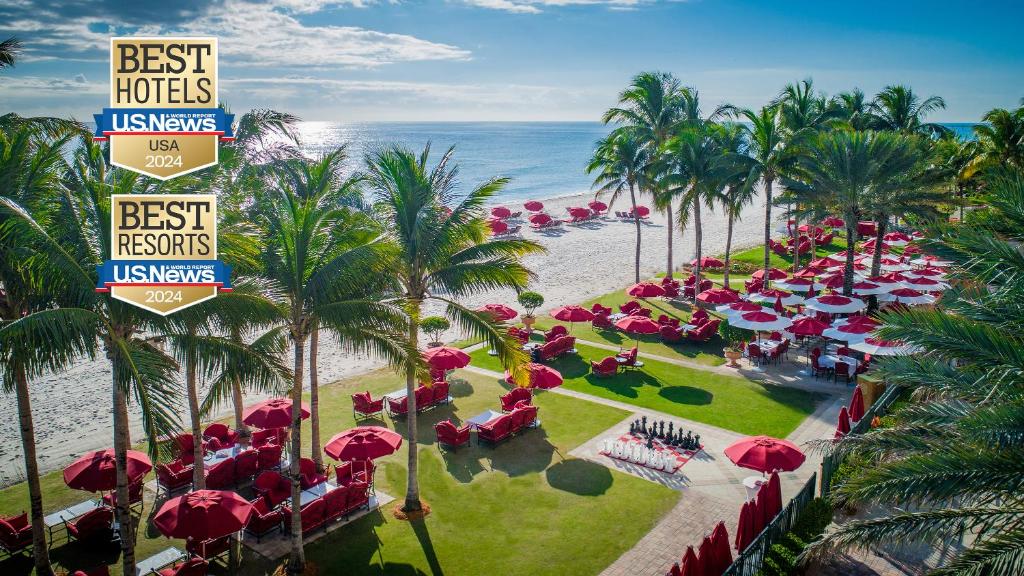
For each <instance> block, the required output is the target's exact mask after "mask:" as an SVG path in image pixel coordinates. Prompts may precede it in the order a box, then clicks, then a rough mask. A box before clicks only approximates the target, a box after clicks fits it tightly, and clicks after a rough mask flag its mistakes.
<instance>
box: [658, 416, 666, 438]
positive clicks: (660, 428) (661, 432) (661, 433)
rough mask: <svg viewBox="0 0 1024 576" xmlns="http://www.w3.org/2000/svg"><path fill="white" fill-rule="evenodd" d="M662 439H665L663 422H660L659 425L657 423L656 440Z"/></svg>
mask: <svg viewBox="0 0 1024 576" xmlns="http://www.w3.org/2000/svg"><path fill="white" fill-rule="evenodd" d="M664 437H665V421H664V420H662V421H661V422H660V423H658V438H664Z"/></svg>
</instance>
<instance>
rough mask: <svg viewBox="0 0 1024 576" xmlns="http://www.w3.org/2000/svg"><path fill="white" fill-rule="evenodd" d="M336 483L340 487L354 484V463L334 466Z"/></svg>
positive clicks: (342, 463)
mask: <svg viewBox="0 0 1024 576" xmlns="http://www.w3.org/2000/svg"><path fill="white" fill-rule="evenodd" d="M334 482H335V484H337V485H338V486H347V485H348V484H349V483H351V482H352V462H341V463H339V464H336V465H335V466H334Z"/></svg>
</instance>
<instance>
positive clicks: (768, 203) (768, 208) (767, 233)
mask: <svg viewBox="0 0 1024 576" xmlns="http://www.w3.org/2000/svg"><path fill="white" fill-rule="evenodd" d="M771 239H772V178H770V177H769V176H768V175H765V177H764V278H762V279H761V282H762V283H763V284H764V287H765V288H767V287H768V284H769V283H770V282H771V279H770V278H768V269H769V268H771V265H772V251H771V248H770V246H769V245H768V244H769V240H771Z"/></svg>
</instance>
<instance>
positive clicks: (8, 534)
mask: <svg viewBox="0 0 1024 576" xmlns="http://www.w3.org/2000/svg"><path fill="white" fill-rule="evenodd" d="M30 546H32V524H31V523H30V522H29V521H28V514H27V513H25V512H22V513H21V514H19V515H17V516H7V517H5V518H0V548H2V549H3V550H4V552H7V554H9V555H11V556H13V555H15V554H18V553H20V552H22V551H24V550H25V549H27V548H29V547H30Z"/></svg>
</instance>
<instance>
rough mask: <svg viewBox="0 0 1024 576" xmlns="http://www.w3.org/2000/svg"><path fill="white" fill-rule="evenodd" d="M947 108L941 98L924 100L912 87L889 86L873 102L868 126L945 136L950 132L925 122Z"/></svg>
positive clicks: (933, 97)
mask: <svg viewBox="0 0 1024 576" xmlns="http://www.w3.org/2000/svg"><path fill="white" fill-rule="evenodd" d="M945 108H946V101H945V100H943V99H942V97H940V96H929V97H927V98H925V99H924V100H921V98H920V97H919V96H918V95H917V94H914V91H913V89H911V88H910V87H909V86H903V85H896V86H886V87H885V89H884V90H882V91H881V92H879V93H878V95H877V96H875V99H874V101H873V102H871V120H870V121H869V123H868V125H869V127H870V128H872V129H874V130H889V131H892V132H902V133H904V134H925V135H929V136H944V135H948V134H949V133H950V131H949V128H946V127H945V126H942V125H941V124H934V123H931V122H925V121H924V117H925V116H927V115H928V114H930V113H932V112H934V111H936V110H942V109H945Z"/></svg>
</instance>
